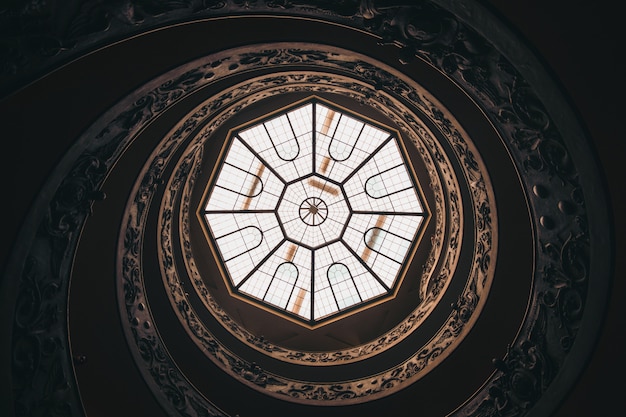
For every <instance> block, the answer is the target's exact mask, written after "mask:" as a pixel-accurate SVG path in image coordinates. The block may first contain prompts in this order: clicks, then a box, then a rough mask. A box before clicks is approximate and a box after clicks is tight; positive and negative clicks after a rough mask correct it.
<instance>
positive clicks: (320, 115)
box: [201, 97, 429, 327]
mask: <svg viewBox="0 0 626 417" xmlns="http://www.w3.org/2000/svg"><path fill="white" fill-rule="evenodd" d="M206 195H207V198H205V199H203V201H202V203H201V204H202V208H201V218H202V221H203V222H205V223H204V224H205V226H206V229H207V231H208V233H207V234H208V236H207V238H208V239H207V240H208V242H209V244H210V245H211V249H212V250H213V253H214V255H215V257H216V261H217V262H218V263H219V264H220V269H221V272H222V274H223V277H224V280H225V282H226V284H227V286H228V288H229V291H230V292H231V293H232V294H233V295H236V296H239V297H241V298H242V299H244V300H246V301H249V302H251V303H252V304H255V305H258V306H260V307H262V308H269V311H272V312H276V313H277V314H280V315H282V316H286V317H288V318H292V319H294V320H295V321H296V322H297V323H300V324H303V325H305V326H309V327H314V326H318V325H321V324H323V323H327V322H328V321H329V320H330V319H335V320H336V319H338V318H339V317H340V316H344V315H345V314H348V313H350V312H354V311H356V309H357V308H358V309H359V310H363V309H364V308H366V306H368V305H370V306H371V305H374V304H376V303H378V302H381V301H383V300H385V299H389V298H390V297H392V296H393V295H394V294H395V290H396V288H397V287H398V285H399V284H400V282H401V281H402V278H403V276H404V274H405V272H406V270H407V265H408V264H409V263H410V262H411V259H412V257H413V254H414V252H415V249H416V247H417V244H418V243H419V240H420V237H421V235H422V232H423V230H424V228H425V225H426V224H427V223H428V219H429V213H428V209H427V207H426V203H425V199H424V198H423V197H422V195H421V191H420V186H419V183H418V182H417V178H416V176H415V172H414V170H413V168H412V166H411V163H410V160H409V158H408V156H407V154H406V150H405V149H404V147H403V144H402V142H401V141H400V140H399V134H398V133H397V132H395V131H393V130H392V129H391V128H388V127H385V126H382V125H379V124H377V123H376V122H374V121H372V120H368V119H367V118H365V117H364V116H360V115H357V114H355V113H351V112H349V111H348V110H346V109H344V108H340V107H338V106H336V105H333V104H331V103H330V102H327V101H325V100H322V99H320V98H318V97H309V98H307V99H305V100H301V101H298V102H297V103H294V104H292V105H290V106H288V107H286V108H282V109H280V110H279V111H277V112H274V113H272V114H270V115H266V116H264V117H262V118H260V119H257V120H254V121H252V122H249V123H247V124H246V125H244V126H240V127H237V128H235V129H233V130H231V132H230V133H229V137H228V138H227V140H226V142H225V145H224V148H223V150H222V154H221V156H220V158H219V161H218V162H217V163H216V165H215V170H214V174H213V178H212V179H211V181H210V182H209V185H208V187H207V190H206Z"/></svg>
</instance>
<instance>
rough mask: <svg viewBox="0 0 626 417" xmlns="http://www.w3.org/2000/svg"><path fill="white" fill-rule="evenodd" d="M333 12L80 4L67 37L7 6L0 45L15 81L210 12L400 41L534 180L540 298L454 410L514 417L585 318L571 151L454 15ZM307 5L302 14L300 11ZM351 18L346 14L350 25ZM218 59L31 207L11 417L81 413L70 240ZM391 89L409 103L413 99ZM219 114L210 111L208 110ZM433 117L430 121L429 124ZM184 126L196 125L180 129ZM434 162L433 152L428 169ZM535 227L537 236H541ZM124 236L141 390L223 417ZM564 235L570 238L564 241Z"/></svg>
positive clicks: (392, 376)
mask: <svg viewBox="0 0 626 417" xmlns="http://www.w3.org/2000/svg"><path fill="white" fill-rule="evenodd" d="M144 3H145V4H144ZM262 3H263V5H262ZM318 3H319V4H322V3H323V5H324V6H325V7H327V8H326V9H322V10H316V9H315V7H314V6H316V5H318ZM329 3H330V2H315V1H310V2H306V4H305V3H304V2H292V1H270V2H266V3H264V2H229V1H210V0H204V1H200V2H196V1H192V2H169V3H165V5H163V3H159V4H158V5H157V4H156V3H154V4H153V3H151V2H143V3H142V6H141V7H139V6H136V5H135V4H134V3H133V2H130V3H129V2H123V3H113V4H112V5H111V6H108V5H107V6H104V5H103V4H102V3H100V2H84V3H82V4H81V5H80V6H75V7H79V8H80V9H79V10H78V12H77V13H75V14H74V16H75V17H74V20H73V21H71V22H69V24H68V28H69V30H67V31H65V33H66V35H64V36H59V35H54V34H51V33H49V32H46V30H45V29H46V28H52V27H56V26H55V25H52V24H50V21H51V18H52V16H56V14H55V13H52V9H51V8H52V7H53V5H54V4H56V3H45V2H43V3H42V2H39V3H37V2H35V3H32V2H31V3H29V2H13V3H12V4H13V5H14V7H13V8H11V9H8V8H6V9H3V13H2V18H1V21H0V26H2V27H3V28H5V30H7V31H9V35H8V36H5V37H4V38H3V39H2V45H1V47H2V49H1V52H0V53H1V54H2V59H0V62H2V71H3V73H4V74H17V73H20V72H21V70H22V69H24V68H35V67H37V68H46V67H47V66H49V65H52V64H53V63H55V62H61V61H60V60H54V59H52V58H58V57H59V56H63V57H64V58H68V57H69V56H70V55H71V54H78V53H79V52H81V51H85V50H88V49H89V48H90V47H91V45H94V44H95V43H96V42H97V41H100V40H103V39H106V37H107V36H106V35H108V34H111V35H112V37H114V36H113V35H115V36H122V35H123V34H129V33H136V32H133V31H138V30H140V29H141V30H145V29H147V28H149V27H150V25H153V24H157V23H158V24H166V23H168V22H170V23H171V22H173V21H177V20H180V19H184V18H182V17H181V16H183V15H184V13H183V11H193V13H197V12H198V11H200V13H198V14H196V15H195V16H196V17H197V18H203V17H206V16H212V15H211V14H210V13H214V12H215V13H217V12H219V13H226V11H233V10H236V11H237V12H240V11H242V10H244V9H247V10H253V9H254V11H258V10H261V9H260V7H267V10H268V11H269V10H279V11H280V12H281V13H292V12H293V13H294V15H297V14H298V13H300V14H302V13H309V15H312V16H316V17H320V18H327V19H328V20H331V21H338V20H340V21H341V22H343V23H346V24H347V25H349V26H352V27H356V28H359V29H363V30H367V31H369V32H370V33H373V34H376V35H380V36H381V39H382V41H381V43H393V44H397V45H400V46H401V47H402V54H401V55H400V59H401V60H402V61H403V62H408V61H410V60H411V59H412V58H414V57H415V56H419V57H420V58H422V59H424V60H426V61H427V62H430V63H431V64H433V66H434V67H436V68H438V69H439V70H440V71H442V72H443V73H445V74H447V75H448V76H450V78H451V79H453V80H454V81H455V82H456V83H457V84H458V85H460V86H461V87H462V88H463V89H464V90H465V91H466V92H467V93H468V94H469V95H470V96H471V97H472V98H473V99H474V100H476V102H477V103H478V105H479V106H480V107H481V108H482V109H483V110H484V111H485V114H486V115H487V116H488V117H489V119H490V120H491V121H492V122H493V123H494V125H496V127H497V129H499V131H500V133H501V135H502V137H503V139H504V140H505V142H506V144H507V147H508V148H509V150H510V151H511V155H512V158H513V161H514V163H515V165H516V166H517V167H518V169H519V170H520V171H522V170H525V171H526V173H529V175H527V176H525V177H524V181H525V183H524V187H525V188H526V190H527V195H528V197H529V204H530V206H531V210H532V213H531V215H532V217H533V219H534V220H535V224H536V225H537V230H536V232H537V234H536V239H537V242H536V247H537V253H536V255H537V260H536V268H535V274H534V276H533V280H534V285H535V287H534V288H535V291H536V293H535V294H534V295H535V298H534V299H533V304H532V305H531V308H530V309H529V313H528V315H527V317H526V319H525V322H524V324H523V326H522V328H521V330H520V334H519V336H518V338H517V339H516V340H515V341H514V342H513V343H512V345H511V346H510V348H509V351H508V353H507V355H506V357H505V358H504V359H501V360H497V361H495V363H494V365H495V367H496V369H497V372H496V373H495V375H494V376H493V377H491V378H490V380H489V381H487V382H486V383H485V385H484V388H482V389H481V390H480V391H479V392H477V393H476V395H475V396H474V397H473V398H472V399H471V401H470V402H469V403H468V404H467V405H466V406H464V407H463V409H462V410H461V411H459V412H458V413H457V414H461V413H462V414H464V415H472V416H496V415H497V416H523V415H525V414H527V413H528V411H529V410H530V409H531V408H532V407H533V405H534V404H535V403H536V402H537V401H539V399H540V398H541V396H542V395H543V394H544V393H545V391H546V390H547V389H548V387H549V386H550V384H551V383H552V381H553V379H554V376H555V375H556V374H557V373H558V372H559V369H560V367H561V366H562V365H563V363H564V361H565V358H566V355H567V352H569V350H570V349H571V347H572V345H573V344H574V342H575V339H576V336H577V331H578V324H579V322H580V319H581V317H582V316H583V314H584V310H585V300H586V295H587V290H588V288H587V287H588V283H589V275H590V267H591V265H590V259H589V257H590V245H591V243H590V237H589V228H588V223H589V222H592V221H594V219H590V218H587V213H586V202H585V198H584V192H583V191H584V190H583V186H582V185H581V182H580V175H581V173H580V172H578V169H579V167H577V166H576V165H575V163H574V160H573V158H572V157H571V155H570V151H569V149H570V145H569V144H568V143H567V142H566V141H565V140H564V139H563V138H562V137H561V134H560V132H559V130H558V129H557V127H556V126H554V124H553V123H552V122H551V118H550V115H549V114H548V112H547V111H546V109H545V108H544V105H543V103H542V102H541V100H540V99H539V98H538V97H537V96H536V95H535V94H534V93H533V90H532V88H531V86H529V85H528V84H527V82H526V81H525V80H524V79H523V77H522V76H521V75H520V74H519V72H518V71H517V70H516V69H515V68H514V67H513V65H512V64H511V63H509V62H508V61H507V59H506V58H505V57H504V56H503V55H502V54H501V53H499V52H498V51H497V50H496V49H495V48H494V47H493V46H492V45H491V44H490V43H489V42H487V41H486V40H485V39H484V38H483V37H481V36H480V35H478V34H477V33H476V32H474V31H473V30H471V29H470V28H469V27H468V26H467V25H466V24H464V23H463V22H461V21H460V20H459V19H458V18H456V17H455V16H453V15H452V14H451V13H449V12H447V11H445V10H443V9H441V8H440V7H439V6H436V5H435V4H433V3H430V2H424V3H423V4H422V3H420V4H418V5H415V6H412V7H397V6H394V5H387V2H385V4H384V5H381V6H380V7H375V6H374V5H373V4H372V2H368V1H363V2H361V3H360V4H357V3H356V2H349V1H347V2H339V3H337V2H332V3H333V5H329ZM307 5H308V6H311V7H310V8H309V9H307V8H306V6H307ZM255 8H256V9H255ZM140 9H141V10H140ZM138 10H139V11H138ZM204 13H207V14H204ZM350 13H353V15H351V16H349V15H350ZM359 14H360V15H359ZM355 17H358V18H355ZM361 17H362V18H363V19H361ZM144 22H145V25H144ZM7 28H8V29H7ZM26 29H28V31H27V30H26ZM33 29H34V30H33ZM25 39H28V40H29V42H28V45H30V46H29V47H28V48H23V47H22V46H23V45H24V44H25V43H24V41H25ZM31 46H34V48H31ZM303 53H304V52H302V51H297V52H295V53H292V54H291V55H290V58H291V59H292V60H293V61H292V62H299V61H298V59H300V60H302V59H303V55H302V54H303ZM299 54H300V55H299ZM250 59H257V58H253V57H250ZM273 59H274V57H271V56H270V57H259V58H258V59H257V61H254V62H255V63H258V64H259V65H263V64H265V63H271V62H272V60H273ZM225 61H226V60H223V61H216V62H213V63H210V64H207V66H206V67H204V68H202V69H201V70H198V71H197V72H193V71H192V72H189V73H185V74H184V75H182V76H181V78H179V79H177V80H175V81H172V82H170V83H166V84H164V85H163V86H162V90H160V91H159V90H157V91H154V92H153V91H151V94H152V93H154V95H153V96H150V95H149V94H146V95H143V96H142V98H141V99H140V100H138V101H136V102H135V103H131V104H129V103H125V104H126V105H127V107H126V108H127V110H125V111H123V112H121V113H119V116H118V117H117V118H116V119H115V120H112V121H109V120H108V121H107V123H106V126H105V127H103V128H102V129H101V131H100V132H99V134H96V135H93V141H91V142H89V143H88V144H83V145H81V146H82V148H81V149H82V150H84V152H83V154H82V155H81V156H80V157H79V158H77V159H76V160H73V161H72V163H73V165H72V167H71V168H70V169H67V170H65V171H64V172H63V173H62V174H60V175H61V177H62V178H63V181H59V184H60V185H58V184H56V183H55V184H53V185H50V186H47V189H48V190H50V189H51V190H52V191H55V190H56V191H57V192H56V194H55V196H54V197H53V198H51V199H44V201H43V203H37V204H40V205H44V207H46V208H47V212H48V213H47V214H46V215H45V217H43V218H37V219H35V220H33V222H37V225H39V229H38V235H37V237H36V239H35V240H34V241H33V242H29V243H28V244H30V245H31V246H30V251H29V253H28V255H27V256H26V258H25V262H24V265H25V266H24V268H22V269H21V271H20V272H21V275H20V277H19V284H20V285H19V289H18V296H17V303H16V308H15V313H14V323H13V337H12V365H13V368H14V374H15V375H16V376H17V377H16V379H15V380H14V392H13V396H14V398H15V406H16V411H17V413H18V415H32V414H37V413H39V412H42V411H43V410H46V411H47V412H48V413H49V414H52V415H55V414H56V415H75V416H79V415H82V414H83V412H82V410H80V409H79V404H80V399H79V395H78V393H77V389H76V384H75V381H74V380H73V376H72V375H73V370H72V369H71V365H70V364H71V356H70V354H69V348H68V346H69V343H68V338H67V334H66V330H67V329H66V328H65V326H66V317H65V315H66V314H67V313H66V306H67V293H68V287H67V286H68V281H69V276H70V271H69V268H68V260H69V259H70V258H71V256H72V254H73V253H74V251H75V248H76V243H77V240H78V235H77V233H76V232H77V231H78V230H79V229H80V227H81V225H82V224H84V221H85V219H86V216H87V215H88V213H89V209H90V206H91V203H92V202H93V201H94V200H98V199H101V198H103V197H104V196H103V195H102V194H101V193H100V192H99V191H98V187H99V186H100V185H101V184H102V181H103V180H104V178H105V174H106V173H107V172H108V170H109V169H110V168H111V166H113V164H114V162H115V161H116V160H117V159H118V158H119V155H120V154H121V152H122V150H123V149H124V147H125V146H126V145H127V144H128V143H129V142H130V141H132V139H133V138H134V136H135V135H136V134H137V131H138V130H139V128H140V127H141V126H143V125H145V124H146V123H147V122H148V121H149V120H151V119H153V118H155V117H157V116H158V114H159V112H161V111H163V109H166V108H167V106H168V105H170V104H171V103H172V102H173V101H175V100H178V99H180V98H181V97H182V96H183V95H184V94H186V93H188V92H189V91H192V90H194V89H197V88H200V87H201V86H202V85H206V84H207V83H209V82H211V81H212V80H213V79H214V78H215V77H218V76H219V75H220V74H223V73H224V72H226V71H232V70H234V69H235V68H230V67H229V66H228V65H226V64H224V62H225ZM251 62H252V61H251ZM328 62H330V59H329V60H328ZM230 65H233V63H230ZM359 70H362V71H363V74H364V76H363V78H367V77H369V75H371V73H370V72H368V71H369V69H367V68H365V69H359ZM377 77H378V78H374V77H373V78H372V80H374V84H373V85H374V86H375V87H377V88H379V89H387V90H388V91H390V90H389V86H390V84H389V82H388V81H387V80H385V79H384V77H380V76H377ZM11 80H12V78H11ZM275 81H276V83H277V84H280V83H281V82H282V80H281V79H279V78H277V79H276V80H275ZM395 93H396V94H400V95H401V94H412V92H411V91H404V92H400V91H396V92H395ZM220 105H221V104H217V103H216V107H219V106H220ZM433 119H434V120H437V118H436V117H434V118H433ZM440 122H441V120H440ZM187 128H191V126H185V127H184V129H187ZM460 150H461V151H462V152H463V153H464V154H465V158H464V161H465V163H466V164H467V165H468V166H471V165H472V163H473V162H472V161H473V160H474V156H475V155H474V154H473V153H472V152H471V151H469V152H465V151H464V150H463V149H462V148H461V149H460ZM441 157H442V155H437V154H434V155H433V158H434V159H435V160H437V159H439V158H441ZM158 163H162V161H157V164H155V166H154V167H153V168H152V169H150V172H149V174H148V175H147V176H146V177H145V178H144V180H143V182H142V183H141V189H140V190H139V191H138V194H137V195H138V196H140V198H139V199H138V200H137V204H136V206H135V208H136V212H133V213H131V214H130V216H131V219H132V220H138V219H139V218H140V217H141V215H142V213H143V212H144V211H145V210H146V208H147V204H148V203H149V198H150V190H151V189H152V188H154V187H156V186H158V185H159V184H161V181H162V180H161V176H160V170H159V166H158ZM553 180H557V181H556V182H554V181H553ZM477 184H480V183H477ZM477 190H481V187H478V188H477ZM531 190H535V191H532V192H531ZM544 210H546V211H547V210H553V213H552V214H551V216H552V217H550V216H549V215H545V216H544V215H543V211H544ZM479 213H480V215H479V218H480V219H481V220H480V224H482V225H488V222H489V219H490V217H489V215H490V213H489V211H488V210H484V208H481V210H480V211H479ZM554 213H557V214H558V213H562V214H565V215H566V216H572V217H571V218H570V217H568V219H570V220H571V221H568V222H565V223H558V222H555V221H554V220H553V221H552V224H551V225H552V226H553V227H547V225H549V224H550V222H548V221H544V222H541V221H540V219H551V218H554V216H555V214H554ZM540 224H541V225H543V226H545V227H544V228H543V229H540ZM127 226H128V227H127V228H126V233H125V234H124V235H123V241H122V243H121V245H120V246H121V247H123V248H124V250H125V252H124V257H123V261H122V263H121V266H120V268H121V272H120V276H123V277H124V281H123V282H122V294H123V296H122V299H123V304H124V308H125V309H126V317H127V319H128V322H129V323H130V324H131V325H132V327H131V333H132V338H133V339H134V340H135V341H136V342H137V350H138V352H139V355H140V357H141V360H143V361H144V362H145V363H147V364H149V365H148V366H149V368H150V369H151V370H152V371H154V379H153V380H152V381H153V382H150V384H153V385H152V389H153V390H155V392H161V393H162V394H164V395H165V397H167V401H168V404H169V405H168V407H171V409H173V410H176V411H177V412H180V413H182V412H183V410H184V412H185V413H188V414H189V415H223V414H222V413H221V412H220V411H219V410H217V409H215V408H212V407H211V406H210V405H207V402H206V400H204V399H203V398H201V397H200V396H198V395H196V394H195V393H193V392H192V391H189V390H188V389H187V387H186V385H185V384H186V382H185V379H184V376H182V375H180V374H179V373H178V370H177V369H176V368H175V367H173V366H172V365H171V363H170V362H169V360H168V359H167V354H166V352H165V351H164V349H163V347H162V346H161V345H160V344H159V341H158V340H157V339H155V338H154V336H153V334H152V333H151V332H152V331H153V330H151V329H153V325H152V322H151V320H150V315H149V309H148V306H147V304H146V302H145V300H143V298H142V297H143V296H144V294H143V290H142V287H141V284H140V274H141V272H140V269H139V264H140V262H139V256H140V255H139V253H140V250H139V248H140V243H141V242H140V238H141V230H140V229H139V228H137V227H135V226H134V225H133V224H132V223H131V222H129V223H127ZM563 236H567V238H565V239H563ZM491 238H492V237H491V236H490V235H489V234H488V233H485V234H483V235H482V236H481V238H480V239H479V242H483V241H484V242H485V243H488V242H490V241H491ZM479 264H480V265H481V268H488V267H489V265H491V262H490V259H489V257H488V256H487V255H486V253H485V256H482V257H481V258H480V262H479ZM472 303H475V300H474V299H473V298H472V297H468V298H467V299H462V300H460V301H459V303H457V309H455V311H458V313H456V314H457V315H456V316H455V323H461V322H463V320H464V319H465V318H466V317H467V314H468V312H469V311H470V310H471V305H472ZM208 347H209V348H210V349H209V350H211V349H212V352H219V350H220V349H219V346H218V345H217V344H214V343H213V344H209V345H208ZM441 349H442V348H441V347H439V346H436V347H433V348H432V349H427V350H424V351H421V352H420V354H419V355H417V356H416V357H415V358H412V359H411V360H410V361H407V362H406V363H405V364H403V365H402V366H401V367H398V368H396V369H394V370H393V371H392V372H390V373H389V374H387V375H386V376H385V378H380V379H378V378H376V379H371V380H369V381H366V382H360V383H358V384H356V385H355V386H353V387H349V386H346V385H337V384H335V385H332V386H330V387H325V388H321V387H315V386H311V385H306V386H304V385H303V386H298V387H296V386H292V388H291V389H292V391H291V392H287V395H292V396H296V397H307V398H313V399H326V398H356V397H358V396H359V395H364V396H366V395H369V394H370V393H372V392H375V391H376V390H379V389H380V388H379V387H384V388H388V387H391V386H394V385H395V384H397V383H398V381H399V380H400V379H402V378H411V377H412V376H413V375H415V374H416V372H418V371H419V369H421V368H423V366H424V363H427V362H429V361H432V360H435V359H436V358H437V357H438V356H439V355H440V354H441ZM144 366H145V365H144ZM238 369H241V370H242V371H241V375H243V377H244V379H247V380H248V381H250V382H252V383H255V384H258V383H259V382H260V383H262V384H265V386H268V384H267V381H268V380H267V379H266V378H265V377H264V376H262V375H264V373H263V371H262V369H257V368H256V367H254V366H252V367H250V366H247V365H242V366H241V367H240V368H238ZM246 375H247V378H246ZM273 386H274V385H273ZM275 386H280V384H275ZM159 395H161V394H159Z"/></svg>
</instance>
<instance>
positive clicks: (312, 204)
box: [300, 197, 328, 226]
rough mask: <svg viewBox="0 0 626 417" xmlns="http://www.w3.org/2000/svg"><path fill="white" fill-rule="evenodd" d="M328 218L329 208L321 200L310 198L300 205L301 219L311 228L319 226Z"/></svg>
mask: <svg viewBox="0 0 626 417" xmlns="http://www.w3.org/2000/svg"><path fill="white" fill-rule="evenodd" d="M326 217H328V206H327V205H326V203H325V202H324V200H322V199H321V198H317V197H309V198H307V199H306V200H304V201H303V202H302V204H300V218H301V219H302V221H303V222H304V223H306V224H308V225H309V226H319V225H320V224H322V223H323V222H324V220H326Z"/></svg>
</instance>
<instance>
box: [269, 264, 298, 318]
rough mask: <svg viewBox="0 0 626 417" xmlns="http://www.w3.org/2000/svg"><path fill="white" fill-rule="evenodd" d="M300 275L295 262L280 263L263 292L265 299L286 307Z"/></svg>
mask: <svg viewBox="0 0 626 417" xmlns="http://www.w3.org/2000/svg"><path fill="white" fill-rule="evenodd" d="M298 275H299V271H298V267H297V266H296V265H295V264H294V263H293V262H283V263H282V264H280V265H278V267H277V268H276V271H274V276H273V277H272V281H271V282H270V285H268V287H267V290H266V291H265V294H263V300H264V301H267V302H268V303H270V304H273V305H275V306H278V307H280V308H283V309H286V308H287V303H288V302H289V299H290V298H291V294H292V292H293V289H294V288H295V286H296V283H297V282H298Z"/></svg>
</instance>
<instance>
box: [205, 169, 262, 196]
mask: <svg viewBox="0 0 626 417" xmlns="http://www.w3.org/2000/svg"><path fill="white" fill-rule="evenodd" d="M263 171H265V166H264V165H263V164H259V168H258V169H257V172H256V174H253V173H251V172H249V171H246V170H244V169H241V168H239V167H237V166H235V165H232V164H229V163H228V162H225V163H224V166H223V168H222V172H221V173H220V181H219V183H218V184H215V186H216V187H219V188H223V189H224V190H227V191H230V192H232V193H235V194H239V195H240V196H243V197H246V198H254V197H257V196H258V195H259V194H261V192H263V180H261V175H263ZM237 187H239V190H238V189H237Z"/></svg>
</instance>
